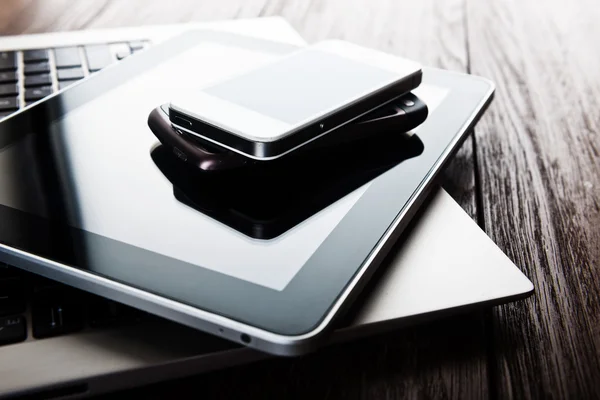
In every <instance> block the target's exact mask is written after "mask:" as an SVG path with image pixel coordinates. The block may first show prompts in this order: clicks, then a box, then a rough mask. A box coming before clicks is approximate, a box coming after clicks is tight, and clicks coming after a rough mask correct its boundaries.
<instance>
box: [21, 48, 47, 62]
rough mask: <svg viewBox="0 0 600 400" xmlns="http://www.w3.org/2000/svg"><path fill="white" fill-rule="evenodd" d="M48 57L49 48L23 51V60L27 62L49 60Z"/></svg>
mask: <svg viewBox="0 0 600 400" xmlns="http://www.w3.org/2000/svg"><path fill="white" fill-rule="evenodd" d="M48 58H49V57H48V50H46V49H39V50H25V51H23V61H24V62H25V63H30V62H37V61H48Z"/></svg>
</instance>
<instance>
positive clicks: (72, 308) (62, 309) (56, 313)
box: [31, 288, 83, 339]
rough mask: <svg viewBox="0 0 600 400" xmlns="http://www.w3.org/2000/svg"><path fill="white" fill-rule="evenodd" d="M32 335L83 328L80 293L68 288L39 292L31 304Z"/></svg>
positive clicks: (74, 330)
mask: <svg viewBox="0 0 600 400" xmlns="http://www.w3.org/2000/svg"><path fill="white" fill-rule="evenodd" d="M31 317H32V322H31V326H32V328H33V337H35V338H38V339H39V338H45V337H50V336H57V335H63V334H65V333H71V332H76V331H78V330H81V329H83V306H82V301H81V295H80V294H79V293H78V292H76V291H74V290H72V289H68V288H64V289H63V288H60V289H55V290H49V291H45V292H42V293H39V294H37V295H36V296H35V298H34V300H33V302H32V305H31Z"/></svg>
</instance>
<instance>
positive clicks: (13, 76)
mask: <svg viewBox="0 0 600 400" xmlns="http://www.w3.org/2000/svg"><path fill="white" fill-rule="evenodd" d="M18 80H19V77H18V75H17V72H16V71H5V72H0V83H13V82H16V81H18Z"/></svg>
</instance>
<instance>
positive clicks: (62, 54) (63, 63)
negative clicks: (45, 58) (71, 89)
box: [54, 47, 81, 68]
mask: <svg viewBox="0 0 600 400" xmlns="http://www.w3.org/2000/svg"><path fill="white" fill-rule="evenodd" d="M54 60H55V62H56V68H70V67H80V66H81V58H80V57H79V49H78V48H77V47H61V48H58V49H54Z"/></svg>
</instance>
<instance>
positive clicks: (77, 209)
mask: <svg viewBox="0 0 600 400" xmlns="http://www.w3.org/2000/svg"><path fill="white" fill-rule="evenodd" d="M203 57H209V58H212V59H213V60H215V59H217V58H219V57H221V58H223V59H224V60H223V62H214V65H215V66H216V65H223V64H225V65H229V66H230V68H219V69H218V70H217V69H215V70H211V71H206V75H204V76H199V75H198V74H193V73H192V71H191V70H190V66H194V65H197V63H198V62H199V61H198V60H199V59H201V58H203ZM273 57H274V56H273V55H270V54H267V53H257V52H248V51H245V50H243V49H239V50H238V49H236V50H232V49H226V48H225V47H224V46H222V45H218V44H201V45H198V46H196V47H194V48H192V49H190V50H188V51H187V52H184V53H183V54H181V55H180V56H178V57H176V58H174V59H172V60H169V61H167V62H164V63H162V64H161V65H160V66H159V67H158V68H155V69H152V70H150V71H148V72H145V73H143V74H142V75H141V76H139V77H137V78H135V79H133V80H131V81H130V82H127V83H125V84H123V85H121V86H119V87H117V88H115V89H113V90H110V91H108V92H107V93H104V94H102V95H100V96H99V97H97V98H96V99H95V100H93V101H90V102H88V103H86V104H84V105H82V106H80V107H78V108H76V109H74V110H73V111H71V112H69V113H67V114H66V115H65V116H63V117H61V118H60V119H58V120H56V121H53V122H51V123H50V126H49V128H48V134H47V136H46V137H45V138H44V140H43V141H42V140H40V137H39V136H35V135H28V136H26V137H24V138H23V139H22V140H20V141H18V142H16V143H13V145H12V146H9V147H7V148H5V149H3V150H2V151H0V166H1V168H2V171H3V173H2V175H1V176H0V202H1V203H2V204H4V205H7V206H10V207H14V208H17V209H20V210H22V211H27V212H30V213H35V214H37V215H40V216H46V217H47V216H51V217H54V218H59V219H61V220H63V221H64V222H66V223H68V224H69V225H71V226H74V227H76V228H81V229H83V230H86V231H88V232H92V233H96V234H99V235H102V236H105V237H108V238H111V239H115V240H118V241H120V242H124V243H127V244H130V245H134V246H137V247H141V248H143V249H146V250H150V251H153V252H157V253H160V254H164V255H166V256H169V257H173V258H176V259H179V260H182V261H186V262H189V263H191V264H195V265H199V266H202V267H204V268H208V269H211V270H214V271H217V272H220V273H223V274H227V275H229V276H232V277H235V278H238V279H243V280H246V281H249V282H252V283H255V284H258V285H262V286H266V287H268V288H271V289H275V290H282V289H283V288H285V286H286V285H287V284H288V283H289V282H290V280H291V279H292V278H293V277H294V275H295V274H296V273H297V272H298V270H299V269H300V268H301V267H302V266H303V265H304V264H305V263H306V261H307V260H308V258H309V257H310V256H311V255H312V254H313V253H314V251H315V250H316V249H317V248H318V247H319V245H320V244H321V243H322V242H323V240H325V238H326V237H327V236H328V235H329V234H330V233H331V231H332V230H333V229H334V228H335V226H336V225H337V224H338V223H339V221H340V220H341V219H342V217H343V216H344V215H345V214H346V213H347V212H348V210H349V209H350V208H351V207H352V206H353V205H354V204H355V203H356V201H357V200H358V199H359V198H360V196H361V195H362V194H363V193H364V191H365V190H366V188H367V186H368V184H367V185H365V186H363V187H361V188H359V189H357V190H355V191H354V192H352V193H350V194H348V195H347V196H345V197H344V198H342V199H340V200H339V201H337V202H336V203H334V204H332V205H330V206H329V207H327V208H326V209H324V210H322V211H320V212H319V213H318V214H317V215H314V216H313V217H311V218H309V219H308V220H306V221H304V222H303V223H301V224H299V225H298V226H296V227H295V228H293V229H291V230H289V231H288V232H286V233H284V234H283V235H281V236H279V237H277V238H275V239H272V240H268V241H265V240H260V239H252V238H249V237H247V236H246V235H244V234H241V233H239V232H237V231H236V230H234V229H232V228H230V227H228V226H226V225H223V224H221V223H218V222H217V221H215V220H214V219H212V218H210V217H208V216H206V215H204V214H203V213H201V212H199V211H197V210H194V209H192V208H190V207H187V206H185V205H183V204H181V202H179V201H178V200H177V199H176V198H175V197H174V196H173V188H172V185H171V184H170V182H169V181H168V180H167V179H165V177H164V176H163V175H162V174H161V173H160V171H159V170H158V169H157V168H156V166H155V165H154V163H153V162H152V159H151V157H150V151H151V149H152V147H153V146H154V145H155V144H156V142H157V140H156V137H155V136H154V135H153V134H152V133H151V132H150V130H149V128H148V125H147V124H146V119H147V117H148V113H149V111H150V110H152V109H153V108H154V107H156V106H157V105H159V104H161V103H162V102H165V100H168V99H169V98H170V97H172V96H173V95H174V94H176V93H177V92H178V91H180V90H189V89H190V88H191V87H197V86H200V85H203V84H204V83H205V82H206V81H207V79H209V78H206V77H207V76H210V77H211V78H210V79H218V78H220V77H223V76H226V74H231V73H235V72H237V71H243V70H244V68H246V67H248V66H251V65H252V63H254V64H255V65H258V64H259V63H260V62H265V61H269V60H270V59H272V58H273ZM228 58H230V59H231V61H228V60H227V59H228ZM236 58H244V59H245V60H246V63H245V65H244V67H242V66H240V65H239V63H235V62H233V60H235V59H236ZM421 92H423V95H425V96H426V97H427V98H425V99H424V100H425V101H426V102H427V103H428V104H431V105H435V104H438V103H439V102H440V100H441V99H443V97H444V95H445V91H444V90H442V89H437V88H435V87H426V86H424V87H422V88H421V89H418V90H417V93H421ZM430 107H431V106H430ZM34 149H35V150H34ZM34 151H35V152H42V153H45V154H46V155H47V156H48V157H51V158H52V159H53V162H55V163H56V168H55V169H46V168H44V167H43V165H39V168H35V167H36V163H37V162H38V161H39V160H32V161H31V162H30V164H29V168H27V170H20V171H18V170H15V167H16V164H15V160H23V159H28V158H33V157H30V155H31V154H32V152H34ZM33 169H37V170H38V171H37V173H36V174H32V172H33V171H32V170H33ZM47 174H53V175H54V174H55V175H56V176H47ZM17 176H19V179H17V180H16V181H15V178H16V177H17ZM32 179H35V180H36V181H37V182H35V183H33V182H31V183H30V182H27V180H32ZM50 180H52V181H53V182H59V184H60V187H55V188H50V189H49V190H47V191H46V192H45V193H37V194H34V193H30V194H28V195H27V196H25V197H23V196H19V195H18V193H19V192H21V186H23V185H24V186H31V185H33V184H40V185H41V186H42V187H47V188H48V187H49V186H50V183H49V181H50ZM30 196H31V197H30ZM45 197H52V198H54V199H56V200H57V202H59V203H62V205H61V210H58V209H52V206H49V204H52V203H53V201H52V200H51V199H49V198H45ZM32 198H35V199H37V200H38V201H32ZM52 214H53V215H52ZM241 260H243V262H241Z"/></svg>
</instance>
